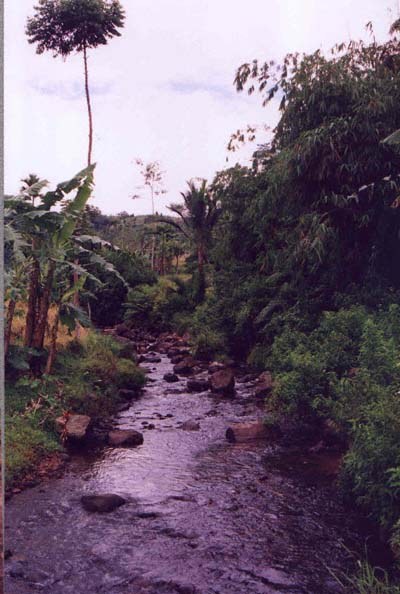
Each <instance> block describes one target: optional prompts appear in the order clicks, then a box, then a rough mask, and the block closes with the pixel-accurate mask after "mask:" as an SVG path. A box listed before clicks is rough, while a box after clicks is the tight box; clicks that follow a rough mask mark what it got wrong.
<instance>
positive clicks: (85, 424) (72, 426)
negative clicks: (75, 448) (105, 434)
mask: <svg viewBox="0 0 400 594" xmlns="http://www.w3.org/2000/svg"><path fill="white" fill-rule="evenodd" d="M90 423H91V418H90V417H88V416H87V415H69V417H68V418H67V422H66V423H65V435H66V437H67V439H70V440H72V441H82V440H83V439H85V437H86V436H87V432H88V429H89V425H90Z"/></svg>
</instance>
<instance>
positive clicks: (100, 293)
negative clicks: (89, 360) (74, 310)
mask: <svg viewBox="0 0 400 594" xmlns="http://www.w3.org/2000/svg"><path fill="white" fill-rule="evenodd" d="M103 256H104V257H105V259H106V260H107V261H108V262H110V264H112V266H113V267H114V268H115V270H116V271H117V272H118V273H119V274H120V275H121V277H122V278H123V279H124V281H125V283H126V284H124V282H123V281H122V280H121V278H118V276H117V275H116V274H115V273H113V272H111V271H108V270H105V269H104V268H103V267H102V266H101V265H96V268H95V270H93V274H94V275H95V276H96V277H97V278H98V279H99V280H100V281H101V282H102V283H103V284H102V285H99V284H98V283H95V282H93V281H92V280H91V279H88V280H87V281H86V284H85V288H86V289H87V290H88V291H89V292H90V294H89V296H87V297H86V298H85V297H84V296H83V297H82V305H85V304H88V305H89V307H90V312H91V318H92V320H93V322H94V323H95V324H96V325H97V326H100V327H105V326H114V325H115V324H118V323H119V322H122V318H123V307H122V306H123V303H124V302H125V299H126V297H127V294H128V291H129V289H133V288H135V287H137V286H138V285H141V284H143V283H148V284H152V283H155V282H156V276H155V274H154V273H153V272H152V271H151V270H150V268H149V267H148V265H147V264H146V263H145V262H144V260H142V259H141V258H139V257H138V256H135V255H134V254H131V253H129V252H124V251H122V250H119V251H112V250H104V253H103Z"/></svg>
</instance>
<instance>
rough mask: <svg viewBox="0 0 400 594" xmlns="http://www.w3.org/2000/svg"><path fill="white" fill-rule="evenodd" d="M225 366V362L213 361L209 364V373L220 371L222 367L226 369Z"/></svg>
mask: <svg viewBox="0 0 400 594" xmlns="http://www.w3.org/2000/svg"><path fill="white" fill-rule="evenodd" d="M224 367H225V365H224V364H223V363H220V362H219V361H213V362H212V363H210V365H209V366H208V373H215V372H216V371H220V370H221V369H224Z"/></svg>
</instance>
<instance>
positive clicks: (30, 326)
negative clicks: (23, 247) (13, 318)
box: [24, 260, 40, 347]
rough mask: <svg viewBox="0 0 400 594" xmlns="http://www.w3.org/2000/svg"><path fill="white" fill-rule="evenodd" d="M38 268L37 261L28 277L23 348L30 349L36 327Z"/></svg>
mask: <svg viewBox="0 0 400 594" xmlns="http://www.w3.org/2000/svg"><path fill="white" fill-rule="evenodd" d="M39 278H40V266H39V262H38V261H37V260H34V262H33V264H32V270H31V273H30V277H29V291H28V311H27V312H26V318H25V334H24V346H26V347H31V346H32V340H33V333H34V331H35V325H36V315H37V303H38V299H39Z"/></svg>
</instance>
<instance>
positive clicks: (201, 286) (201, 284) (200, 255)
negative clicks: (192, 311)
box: [197, 242, 206, 303]
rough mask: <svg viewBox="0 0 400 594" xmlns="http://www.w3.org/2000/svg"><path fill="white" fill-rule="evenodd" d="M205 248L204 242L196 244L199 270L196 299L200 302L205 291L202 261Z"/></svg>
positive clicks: (203, 260)
mask: <svg viewBox="0 0 400 594" xmlns="http://www.w3.org/2000/svg"><path fill="white" fill-rule="evenodd" d="M205 255H206V253H205V248H204V244H203V243H202V242H201V243H199V245H198V246H197V266H198V271H199V291H198V300H199V302H200V303H201V302H202V301H204V297H205V293H206V279H205V275H204V262H205Z"/></svg>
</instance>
